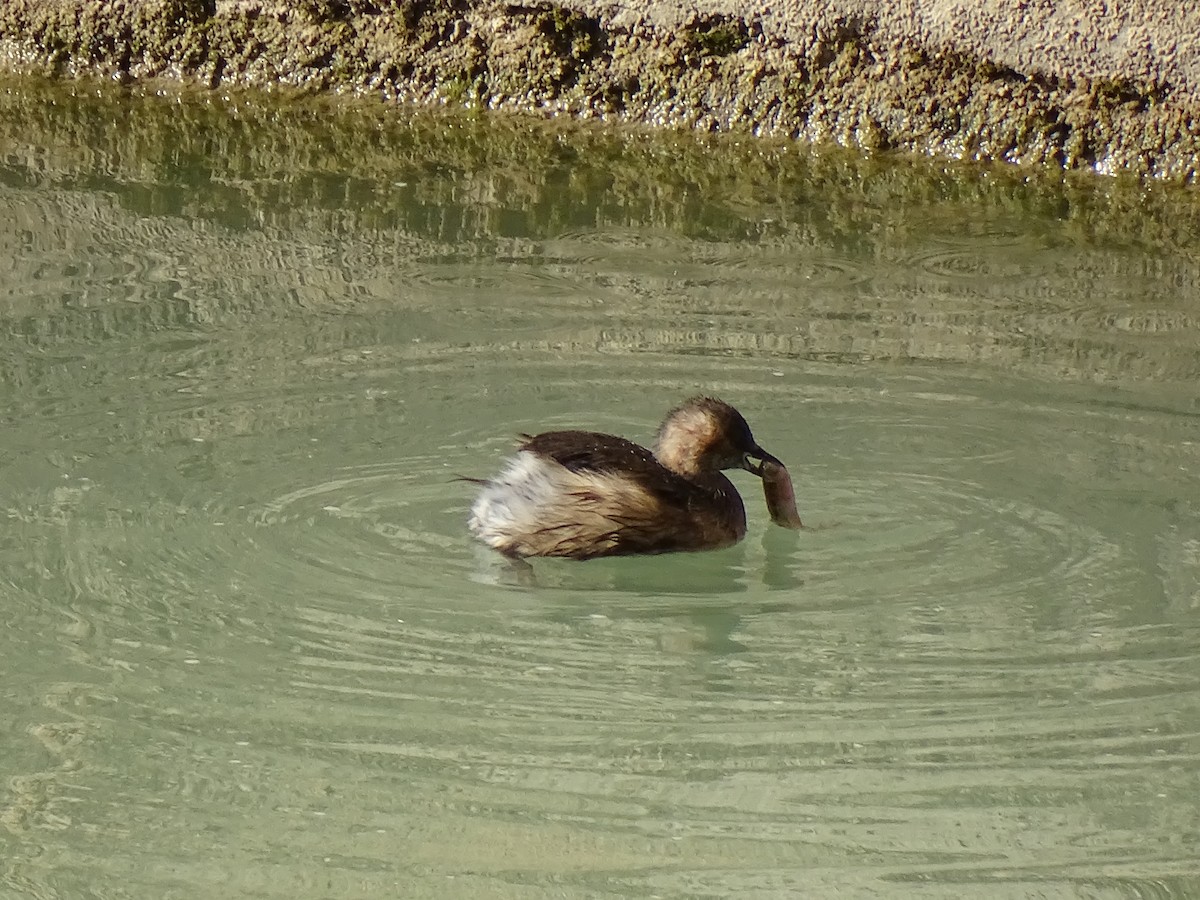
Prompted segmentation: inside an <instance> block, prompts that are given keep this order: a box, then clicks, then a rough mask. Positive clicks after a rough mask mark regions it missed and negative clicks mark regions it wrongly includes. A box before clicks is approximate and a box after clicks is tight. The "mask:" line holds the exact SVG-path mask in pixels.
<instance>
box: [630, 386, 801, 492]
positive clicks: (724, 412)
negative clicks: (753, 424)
mask: <svg viewBox="0 0 1200 900" xmlns="http://www.w3.org/2000/svg"><path fill="white" fill-rule="evenodd" d="M654 455H655V457H656V458H657V459H658V461H659V462H660V463H662V464H663V465H664V466H666V467H667V468H668V469H670V470H671V471H673V472H678V473H679V474H680V475H699V474H700V473H702V472H716V471H719V470H721V469H745V470H746V471H747V472H753V473H754V474H755V475H758V476H760V477H761V476H762V464H763V462H764V461H767V460H771V461H774V462H778V460H776V459H775V457H774V456H772V455H771V454H770V453H767V451H765V450H763V448H762V447H760V446H758V444H757V443H756V442H755V440H754V435H753V434H751V432H750V426H749V425H747V424H746V420H745V419H744V418H742V414H741V413H740V412H738V411H737V410H736V409H734V408H733V407H732V406H730V405H729V404H728V403H725V402H724V401H722V400H718V399H716V398H715V397H693V398H692V399H691V400H687V401H685V402H684V403H681V404H680V405H679V406H677V407H675V408H674V409H673V410H671V411H670V412H669V413H667V417H666V418H665V419H663V423H662V425H660V426H659V428H658V437H657V438H656V439H655V442H654ZM756 460H757V462H756ZM780 465H782V463H780Z"/></svg>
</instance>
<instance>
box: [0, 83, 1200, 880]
mask: <svg viewBox="0 0 1200 900" xmlns="http://www.w3.org/2000/svg"><path fill="white" fill-rule="evenodd" d="M0 107H2V113H3V114H2V115H0V122H3V123H4V124H3V125H2V126H0V382H2V386H0V427H2V428H3V432H2V434H3V437H2V438H0V513H2V515H3V524H2V526H0V620H2V625H3V627H2V628H0V660H3V672H4V678H3V681H2V683H0V721H3V722H4V723H5V727H4V728H3V730H2V731H0V856H2V858H3V859H4V861H5V862H4V865H3V867H2V868H0V894H6V895H11V896H35V897H80V896H147V897H149V896H153V897H174V896H178V897H193V896H209V895H214V894H216V893H218V892H220V893H223V894H226V895H230V896H238V897H329V896H337V897H352V896H372V897H378V896H430V897H463V896H512V897H522V898H525V897H539V896H564V895H566V896H582V895H588V896H592V895H613V896H653V895H658V896H712V897H725V896H734V895H737V896H789V895H809V896H828V897H833V896H845V897H859V896H907V895H921V896H944V897H961V896H964V895H972V896H986V897H1027V896H1046V897H1129V896H1155V897H1165V896H1166V897H1187V896H1196V895H1197V894H1200V863H1197V854H1196V849H1195V848H1196V847H1197V845H1198V844H1200V814H1198V813H1197V803H1196V799H1195V798H1196V797H1197V796H1200V674H1198V672H1200V625H1198V624H1197V615H1198V613H1200V518H1198V513H1200V509H1198V507H1200V491H1198V490H1197V487H1198V485H1197V479H1196V472H1197V463H1198V456H1200V401H1198V400H1197V393H1196V388H1195V385H1196V383H1197V379H1198V378H1200V327H1198V323H1200V312H1198V310H1197V305H1196V304H1197V297H1198V296H1200V293H1198V291H1197V285H1198V282H1200V279H1198V270H1200V263H1198V258H1197V253H1196V249H1195V245H1194V244H1193V243H1192V242H1191V240H1190V237H1189V235H1190V234H1194V233H1195V231H1189V229H1190V227H1191V223H1193V222H1194V221H1195V209H1194V198H1190V197H1188V196H1186V195H1172V194H1169V193H1165V192H1164V191H1162V190H1158V192H1157V193H1144V192H1142V191H1141V190H1140V189H1137V188H1136V187H1133V186H1128V185H1121V184H1117V183H1107V182H1092V183H1087V184H1079V185H1073V184H1061V183H1055V182H1049V181H1043V180H1039V179H1037V178H1033V179H1031V183H1024V181H1023V180H1022V177H1019V176H1017V175H1014V174H1012V173H1003V172H980V171H973V170H968V169H962V170H954V171H942V170H939V169H936V168H933V167H930V166H924V165H922V164H920V163H914V162H903V161H901V162H891V163H889V162H884V161H870V160H862V159H858V158H856V157H853V156H846V155H843V154H840V153H832V154H816V155H813V154H807V153H805V154H799V153H797V152H796V151H795V150H793V149H787V148H775V147H771V146H768V145H753V146H750V145H748V146H742V145H740V144H738V143H737V142H736V141H732V140H726V141H720V142H712V143H710V144H705V143H696V142H690V141H688V140H685V139H683V138H674V137H669V136H668V137H663V136H658V137H651V136H648V135H646V134H640V133H628V134H625V133H622V134H618V135H604V134H600V133H596V132H592V131H577V130H572V129H568V128H563V127H562V126H551V125H543V124H541V123H531V122H527V121H518V122H511V121H504V120H500V121H495V120H488V119H482V120H481V119H464V118H461V117H457V118H456V117H438V116H419V117H416V118H411V117H408V116H406V115H400V114H397V113H396V112H395V111H381V110H377V109H354V108H349V109H341V108H338V107H331V106H329V105H326V104H320V103H318V102H316V101H286V102H285V101H265V100H253V99H247V98H233V99H227V100H224V101H222V100H220V99H218V98H205V97H201V98H195V99H187V98H177V97H176V98H153V97H150V98H145V97H134V96H129V95H126V94H122V93H119V92H112V91H100V92H96V91H90V90H89V91H81V92H78V93H76V94H71V93H69V92H67V91H66V90H65V89H63V88H55V87H45V86H41V85H38V84H34V83H21V84H14V85H7V86H5V88H4V90H2V91H0ZM114 120H124V121H128V123H129V127H128V128H127V129H126V128H121V129H116V128H114V127H113V126H112V125H111V123H112V122H113V121H114ZM700 391H704V392H712V393H716V394H719V395H721V396H723V397H725V398H726V399H728V400H730V401H731V402H734V403H736V404H737V405H738V406H739V408H741V409H742V410H743V412H744V413H745V414H746V416H747V418H748V419H749V420H750V422H751V424H752V425H753V426H754V428H755V432H756V435H757V437H758V438H759V440H760V441H761V442H762V443H763V444H764V446H766V447H767V448H768V449H769V450H771V451H772V452H773V453H775V454H776V455H777V456H779V457H781V458H782V459H784V460H785V461H787V462H788V463H789V466H790V468H791V470H792V472H793V475H794V478H795V480H796V484H797V492H798V495H799V500H800V511H801V513H802V514H803V515H804V517H805V519H806V520H807V521H809V522H811V523H812V524H814V525H818V526H821V527H819V528H818V529H817V530H814V531H812V532H807V533H802V534H793V533H789V532H785V531H783V530H781V529H778V528H774V527H772V526H771V525H770V524H769V523H768V520H767V517H766V513H765V508H764V505H763V502H762V498H761V496H760V495H759V493H758V488H757V485H756V483H755V481H754V479H753V478H752V477H751V476H749V475H745V474H741V475H737V476H735V478H736V480H737V481H738V485H739V487H740V488H741V489H742V491H743V492H744V494H745V496H746V499H747V507H748V509H749V518H750V523H751V524H750V531H749V535H748V537H747V539H746V541H745V542H744V543H742V544H741V545H740V546H738V547H735V548H732V549H729V550H727V551H722V552H718V553H711V554H704V555H684V556H671V557H661V558H655V559H645V560H618V561H599V562H595V563H589V564H585V565H578V564H571V563H567V562H561V561H543V562H539V563H538V564H537V565H535V567H534V568H535V572H534V576H533V577H532V578H525V577H514V576H513V573H511V572H509V571H507V570H505V569H504V568H503V567H501V566H498V565H496V561H495V560H494V559H491V558H490V557H489V555H488V554H486V553H482V552H480V551H479V550H478V549H477V548H475V547H473V546H472V545H471V543H470V542H469V540H468V538H467V536H466V534H465V530H464V525H463V521H464V517H465V512H466V507H467V505H468V503H469V501H470V496H471V494H470V487H469V485H466V484H464V483H462V482H458V481H455V480H454V476H456V475H458V474H466V475H483V474H487V473H488V472H490V471H492V470H494V469H495V468H496V466H497V465H498V464H499V462H500V460H501V459H502V458H503V456H504V454H505V453H506V452H507V451H508V449H509V447H510V446H511V440H512V435H513V434H515V433H517V432H521V431H530V430H537V429H541V428H551V427H569V426H587V427H594V428H599V429H602V430H607V431H613V432H617V433H621V434H624V435H627V436H629V437H632V438H635V439H639V440H648V439H649V438H650V436H651V435H652V434H653V430H654V428H655V426H656V424H657V421H658V419H659V418H660V417H661V415H662V413H663V412H664V411H665V409H666V408H668V407H669V406H670V405H672V404H673V403H675V402H677V401H678V400H679V399H680V398H682V397H685V396H687V395H689V394H693V393H696V392H700Z"/></svg>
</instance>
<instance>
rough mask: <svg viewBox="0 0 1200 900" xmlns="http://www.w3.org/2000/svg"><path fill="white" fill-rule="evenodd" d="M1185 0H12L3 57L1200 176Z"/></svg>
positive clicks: (1199, 69) (1198, 105)
mask: <svg viewBox="0 0 1200 900" xmlns="http://www.w3.org/2000/svg"><path fill="white" fill-rule="evenodd" d="M1197 35H1200V6H1197V5H1195V4H1184V3H1178V2H1173V0H1121V2H1119V3H1118V2H1115V0H1073V2H1071V3H1063V2H1061V0H911V2H906V3H898V4H897V3H887V2H882V0H785V2H782V3H772V4H764V3H749V2H744V0H691V2H689V0H656V2H649V3H646V4H640V5H637V6H636V7H635V6H634V5H633V4H618V3H612V2H603V0H557V2H550V0H545V2H538V0H511V2H502V0H291V2H288V3H280V2H271V0H7V2H6V3H5V4H4V5H3V8H2V9H0V68H3V69H7V70H10V71H18V72H30V71H32V72H43V73H46V72H48V73H51V74H55V75H66V76H77V75H82V76H94V75H103V76H105V77H112V78H116V79H119V80H122V81H126V80H128V81H143V80H149V79H163V78H166V79H173V80H181V81H184V82H199V83H202V84H204V85H207V86H210V87H217V86H221V85H254V86H263V87H270V86H274V85H286V86H293V87H296V88H301V89H311V90H344V91H353V92H357V93H367V94H375V95H378V96H380V97H382V98H384V99H387V100H391V101H401V102H421V103H446V104H463V105H477V106H486V107H492V108H506V109H514V110H531V111H545V112H552V113H558V114H566V115H573V116H577V117H584V118H604V119H610V120H616V121H632V122H647V123H652V124H661V125H672V126H686V127H692V128H698V129H703V130H710V131H711V130H736V131H743V132H748V133H754V134H778V135H789V136H794V137H797V138H800V139H805V140H811V141H815V142H822V141H834V142H837V143H840V144H845V145H851V146H859V147H862V148H865V149H868V150H883V149H899V150H904V151H910V152H917V153H925V154H931V155H935V156H945V157H953V158H967V159H986V160H999V161H1006V162H1014V163H1021V164H1027V165H1037V166H1051V167H1059V168H1064V169H1094V170H1096V171H1099V172H1102V173H1121V172H1127V173H1131V174H1135V175H1148V176H1154V177H1160V178H1166V179H1170V180H1175V181H1187V182H1194V181H1196V180H1197V177H1198V174H1200V39H1197Z"/></svg>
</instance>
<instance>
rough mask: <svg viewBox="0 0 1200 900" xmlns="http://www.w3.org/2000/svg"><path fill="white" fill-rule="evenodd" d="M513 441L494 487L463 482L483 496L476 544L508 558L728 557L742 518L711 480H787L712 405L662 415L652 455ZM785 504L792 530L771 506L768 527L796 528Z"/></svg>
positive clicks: (618, 442)
mask: <svg viewBox="0 0 1200 900" xmlns="http://www.w3.org/2000/svg"><path fill="white" fill-rule="evenodd" d="M521 437H522V440H523V443H522V444H521V445H520V447H519V449H518V451H517V454H516V456H514V457H513V458H512V459H511V460H509V462H508V465H507V466H506V467H505V468H504V470H503V471H502V472H501V473H500V474H499V475H498V476H497V477H495V478H492V479H490V480H486V481H484V480H477V479H470V480H473V481H476V483H478V484H481V485H483V490H481V491H480V492H479V496H478V497H477V498H476V500H475V503H474V504H473V505H472V506H471V515H470V519H469V522H468V526H469V528H470V529H471V533H472V534H474V535H475V537H476V538H478V539H479V540H480V541H482V542H483V543H485V544H487V545H488V546H489V547H492V548H494V549H496V550H499V551H500V552H501V553H503V554H505V555H506V556H511V557H517V558H520V557H526V556H565V557H569V558H571V559H594V558H596V557H599V556H627V555H631V554H643V553H670V552H673V551H680V550H710V549H716V548H719V547H728V546H730V545H732V544H736V543H737V542H738V541H740V540H741V539H742V538H743V537H744V536H745V534H746V510H745V507H744V506H743V505H742V498H741V496H739V494H738V492H737V490H736V489H735V488H734V486H733V483H732V482H731V481H730V480H729V479H728V478H726V477H725V476H724V475H723V474H721V470H722V469H736V468H740V469H745V470H746V471H748V472H753V473H754V474H755V475H758V476H760V477H762V476H763V475H764V470H766V471H767V472H768V473H771V474H777V473H782V476H781V477H782V478H783V479H786V478H787V469H786V468H784V466H783V463H781V462H780V461H779V460H777V459H776V458H775V457H774V456H772V455H771V454H769V453H767V452H766V451H765V450H763V449H762V448H761V447H760V446H758V444H757V443H755V441H754V435H752V434H751V433H750V426H749V425H747V424H746V420H745V419H743V418H742V415H741V413H739V412H738V411H737V410H736V409H734V408H733V407H732V406H730V405H729V404H728V403H724V402H722V401H720V400H717V399H714V398H712V397H694V398H692V399H691V400H688V401H687V402H686V403H683V404H682V405H680V406H678V407H676V408H675V409H673V410H671V411H670V412H669V413H667V417H666V419H664V420H663V423H662V425H661V426H660V427H659V429H658V436H657V438H656V439H655V444H654V452H653V453H651V452H650V451H649V450H648V449H646V448H645V447H641V446H639V445H637V444H635V443H633V442H632V441H627V440H625V439H624V438H620V437H616V436H615V435H611V434H598V433H596V432H593V431H548V432H546V433H544V434H539V435H537V436H536V437H529V436H528V435H522V436H521ZM756 460H757V462H755V461H756ZM788 491H790V481H789V482H788ZM771 499H772V495H771V489H770V488H768V501H771ZM786 499H787V502H788V503H792V504H793V506H792V517H794V518H795V522H794V524H792V523H790V522H788V521H785V520H786V519H787V518H788V517H786V516H784V517H779V516H777V515H776V509H775V505H774V504H772V506H771V514H772V518H773V519H774V520H775V521H776V522H778V523H779V524H790V525H791V527H801V526H800V524H799V521H800V520H799V517H798V516H795V515H794V501H793V500H792V499H791V495H790V493H789V494H788V495H787V498H786Z"/></svg>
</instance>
